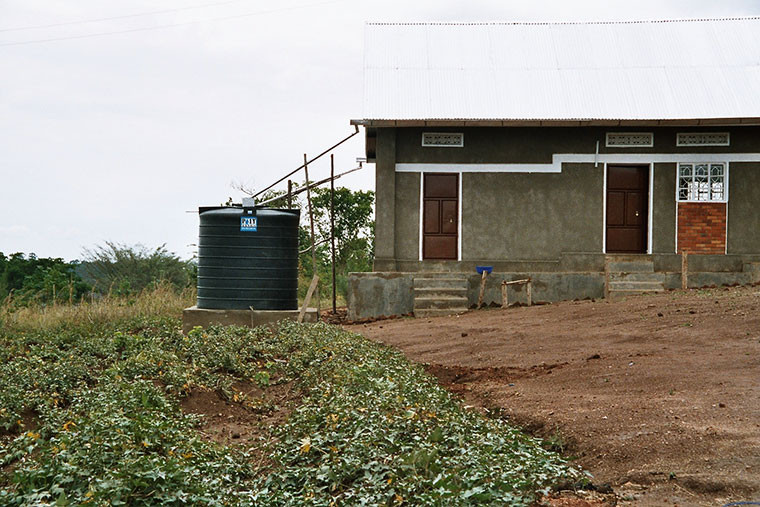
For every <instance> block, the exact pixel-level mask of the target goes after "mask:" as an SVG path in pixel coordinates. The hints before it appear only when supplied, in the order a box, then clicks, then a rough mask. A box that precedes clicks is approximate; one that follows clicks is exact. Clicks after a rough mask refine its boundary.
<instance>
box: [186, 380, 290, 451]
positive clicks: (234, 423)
mask: <svg viewBox="0 0 760 507" xmlns="http://www.w3.org/2000/svg"><path fill="white" fill-rule="evenodd" d="M232 391H233V393H234V396H236V398H235V400H236V401H234V400H228V399H226V397H225V396H223V395H222V393H220V392H218V391H205V390H194V391H192V392H191V393H190V394H189V395H188V396H187V397H186V398H183V399H182V400H181V402H180V406H181V407H182V410H183V411H184V412H185V413H189V414H198V415H202V416H203V418H202V420H201V426H200V428H199V432H200V433H201V435H203V436H204V437H205V438H207V439H208V440H212V441H214V442H217V443H220V444H224V445H246V446H251V445H254V446H256V445H257V444H260V443H261V441H262V439H263V440H267V439H269V438H270V430H271V429H272V428H274V427H276V426H278V425H280V424H283V423H284V422H285V420H286V419H287V418H288V416H289V415H290V412H291V411H292V409H293V407H294V406H296V404H297V400H299V399H300V398H301V393H300V392H298V390H297V389H295V388H294V387H293V383H292V382H288V383H285V384H275V385H270V386H268V387H266V388H265V389H261V388H260V387H258V386H257V385H255V384H253V383H250V382H243V381H238V382H235V383H234V384H233V385H232Z"/></svg>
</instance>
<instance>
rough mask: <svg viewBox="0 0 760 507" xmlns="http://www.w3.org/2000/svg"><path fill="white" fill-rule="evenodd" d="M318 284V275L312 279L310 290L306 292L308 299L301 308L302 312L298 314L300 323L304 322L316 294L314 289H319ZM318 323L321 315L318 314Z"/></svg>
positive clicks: (306, 298) (305, 299)
mask: <svg viewBox="0 0 760 507" xmlns="http://www.w3.org/2000/svg"><path fill="white" fill-rule="evenodd" d="M317 282H319V277H318V276H317V275H314V277H313V278H312V279H311V285H309V290H308V291H306V297H305V298H304V300H303V306H301V311H300V312H298V322H299V323H300V322H303V316H304V315H305V314H306V309H307V308H308V307H309V303H311V296H312V294H314V289H316V288H317ZM317 321H319V313H317Z"/></svg>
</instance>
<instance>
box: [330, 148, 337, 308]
mask: <svg viewBox="0 0 760 507" xmlns="http://www.w3.org/2000/svg"><path fill="white" fill-rule="evenodd" d="M330 243H331V244H332V245H331V250H332V312H333V315H334V314H336V313H338V307H337V298H336V295H335V156H334V155H333V154H332V153H331V154H330Z"/></svg>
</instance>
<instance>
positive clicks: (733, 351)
mask: <svg viewBox="0 0 760 507" xmlns="http://www.w3.org/2000/svg"><path fill="white" fill-rule="evenodd" d="M347 328H348V329H351V330H353V331H356V332H359V333H361V334H363V335H365V336H367V337H368V338H371V339H374V340H378V341H382V342H383V343H387V344H389V345H392V346H394V347H397V348H399V349H401V350H402V351H403V352H404V353H405V354H406V355H407V356H408V357H409V358H410V359H412V360H414V361H417V362H419V363H423V364H425V365H426V368H427V369H428V371H429V372H430V373H432V374H434V375H436V376H437V377H438V379H439V380H440V382H441V383H442V384H443V385H445V386H447V387H448V388H449V389H450V390H452V391H453V392H455V393H457V394H459V395H461V396H462V397H463V398H464V400H465V402H466V403H468V404H471V405H474V406H477V407H481V408H486V409H489V410H490V411H491V412H492V413H493V412H494V411H496V412H497V413H499V414H500V415H501V416H502V417H504V418H505V419H508V420H509V421H511V422H512V423H515V424H517V425H519V426H522V427H523V428H525V429H526V430H527V431H529V432H530V433H532V434H534V435H538V436H541V437H543V438H545V439H547V442H548V443H549V444H551V446H552V447H553V448H556V449H558V450H560V451H562V452H563V453H564V454H565V455H566V456H572V457H574V458H575V463H577V464H578V465H580V466H582V467H583V468H585V469H586V470H588V471H589V472H591V473H592V474H593V476H594V478H593V482H594V484H597V485H603V484H605V483H607V484H610V485H611V486H612V487H613V489H614V491H615V493H616V495H617V499H618V502H619V504H620V505H629V504H633V505H680V506H687V505H688V506H691V505H710V506H720V505H724V504H725V503H728V502H732V501H755V502H760V288H758V287H739V288H718V289H703V290H692V291H672V292H666V293H662V294H653V295H643V296H636V297H631V298H628V299H627V300H625V301H620V302H613V303H611V302H607V301H603V300H599V301H575V302H562V303H555V304H552V305H545V306H533V307H513V308H509V309H507V310H502V309H488V310H480V311H471V312H469V313H466V314H464V315H460V316H451V317H439V318H428V319H410V318H405V319H398V320H385V321H378V322H373V323H367V324H358V325H349V326H347Z"/></svg>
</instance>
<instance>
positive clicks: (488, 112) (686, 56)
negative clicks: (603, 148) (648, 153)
mask: <svg viewBox="0 0 760 507" xmlns="http://www.w3.org/2000/svg"><path fill="white" fill-rule="evenodd" d="M758 117H760V18H758V17H753V18H730V19H705V20H679V21H640V22H595V23H408V24H403V23H402V24H392V23H391V24H388V23H368V24H367V26H366V31H365V56H364V118H365V119H368V120H386V119H387V120H423V119H426V120H434V119H449V120H457V119H459V120H474V119H495V120H514V119H524V120H578V119H581V120H583V119H599V120H606V119H609V120H621V119H622V120H667V119H708V118H758Z"/></svg>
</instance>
